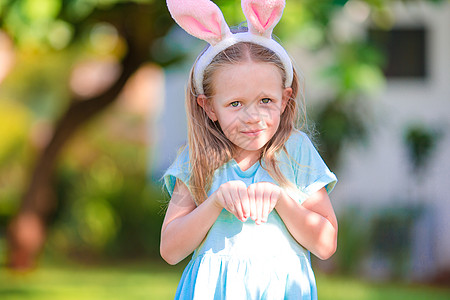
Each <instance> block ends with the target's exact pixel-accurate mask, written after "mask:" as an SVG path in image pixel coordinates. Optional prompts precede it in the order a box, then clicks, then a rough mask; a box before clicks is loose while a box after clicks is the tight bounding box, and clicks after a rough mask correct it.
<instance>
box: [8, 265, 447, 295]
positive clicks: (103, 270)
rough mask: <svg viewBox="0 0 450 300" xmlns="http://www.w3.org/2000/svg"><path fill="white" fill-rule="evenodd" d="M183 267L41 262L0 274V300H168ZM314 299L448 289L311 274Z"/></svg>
mask: <svg viewBox="0 0 450 300" xmlns="http://www.w3.org/2000/svg"><path fill="white" fill-rule="evenodd" d="M183 265H184V264H182V265H180V266H169V265H167V264H164V263H162V262H160V261H158V262H145V263H134V264H114V265H101V266H99V265H96V266H81V265H73V264H66V263H63V264H61V263H58V264H55V263H43V264H42V265H41V267H39V268H38V269H36V270H35V271H33V272H29V273H13V272H11V271H8V270H6V269H5V268H2V269H1V270H0V299H2V300H11V299H14V300H19V299H20V300H28V299H45V300H48V299H52V300H53V299H55V300H59V299H62V300H71V299H83V300H90V299H92V300H94V299H95V300H101V299H127V300H128V299H158V300H159V299H161V300H164V299H173V296H174V294H175V290H176V286H177V284H178V280H179V279H180V277H181V272H182V269H183ZM317 284H318V292H319V299H320V300H326V299H334V300H338V299H346V300H353V299H355V300H356V299H357V300H365V299H367V300H372V299H382V300H389V299H408V300H416V299H450V289H444V288H434V287H427V286H412V285H406V284H393V283H391V284H373V283H367V282H364V281H361V280H357V279H352V278H345V277H339V276H325V275H320V274H318V275H317Z"/></svg>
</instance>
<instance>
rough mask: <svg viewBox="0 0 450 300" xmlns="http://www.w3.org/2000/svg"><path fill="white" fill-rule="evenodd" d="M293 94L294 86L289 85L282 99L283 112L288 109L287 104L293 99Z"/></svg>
mask: <svg viewBox="0 0 450 300" xmlns="http://www.w3.org/2000/svg"><path fill="white" fill-rule="evenodd" d="M291 96H292V88H290V87H288V88H285V89H284V90H283V99H282V100H281V113H284V110H285V109H286V106H287V104H288V101H289V100H290V99H291Z"/></svg>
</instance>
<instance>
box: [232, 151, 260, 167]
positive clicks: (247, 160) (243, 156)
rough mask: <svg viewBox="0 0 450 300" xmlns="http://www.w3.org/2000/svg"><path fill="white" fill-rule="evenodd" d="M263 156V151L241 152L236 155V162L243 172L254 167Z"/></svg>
mask: <svg viewBox="0 0 450 300" xmlns="http://www.w3.org/2000/svg"><path fill="white" fill-rule="evenodd" d="M260 156H261V151H245V150H240V151H238V152H236V154H235V155H234V160H235V161H236V163H237V164H238V166H239V168H240V169H241V170H242V171H245V170H247V169H248V168H250V167H251V166H253V165H254V164H255V163H256V162H257V161H258V160H259V157H260Z"/></svg>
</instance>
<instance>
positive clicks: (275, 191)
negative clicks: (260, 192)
mask: <svg viewBox="0 0 450 300" xmlns="http://www.w3.org/2000/svg"><path fill="white" fill-rule="evenodd" d="M280 195H281V189H280V188H279V187H277V188H275V189H273V190H272V193H271V195H270V207H269V214H270V213H271V212H272V210H273V209H274V208H275V205H277V203H278V198H279V197H280Z"/></svg>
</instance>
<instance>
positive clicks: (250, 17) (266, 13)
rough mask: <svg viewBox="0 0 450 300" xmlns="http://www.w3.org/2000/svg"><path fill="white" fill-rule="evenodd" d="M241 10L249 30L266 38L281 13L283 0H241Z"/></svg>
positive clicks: (284, 3)
mask: <svg viewBox="0 0 450 300" xmlns="http://www.w3.org/2000/svg"><path fill="white" fill-rule="evenodd" d="M241 4H242V10H243V12H244V15H245V17H246V18H247V23H248V28H249V31H250V32H251V33H253V34H256V35H262V36H264V37H267V38H271V37H272V31H273V28H274V27H275V26H276V25H277V24H278V22H279V21H280V18H281V15H282V14H283V9H284V6H285V5H286V1H285V0H242V2H241Z"/></svg>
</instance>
